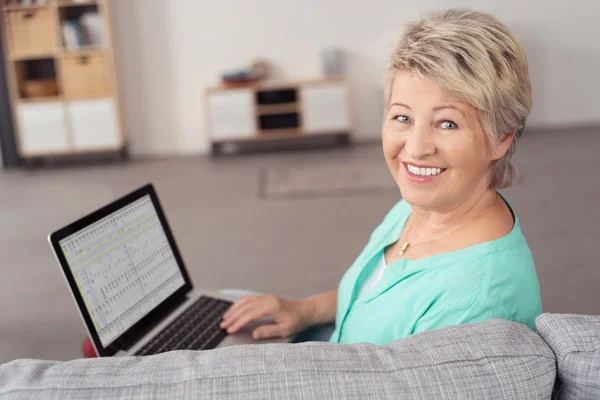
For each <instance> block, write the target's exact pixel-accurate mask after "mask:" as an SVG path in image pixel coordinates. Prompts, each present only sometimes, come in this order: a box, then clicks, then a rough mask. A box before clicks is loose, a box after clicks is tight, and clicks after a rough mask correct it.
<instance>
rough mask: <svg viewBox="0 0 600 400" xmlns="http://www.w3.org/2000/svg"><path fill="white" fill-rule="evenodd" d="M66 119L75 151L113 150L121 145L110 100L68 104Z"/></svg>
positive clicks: (112, 104) (117, 123)
mask: <svg viewBox="0 0 600 400" xmlns="http://www.w3.org/2000/svg"><path fill="white" fill-rule="evenodd" d="M67 107H68V113H67V115H68V118H69V120H70V124H71V130H72V131H71V132H72V135H73V147H74V148H75V150H113V149H119V148H121V146H122V145H123V143H122V138H121V135H120V134H119V122H118V118H117V112H116V107H115V104H114V101H113V100H112V99H97V100H81V101H73V102H71V103H68V106H67Z"/></svg>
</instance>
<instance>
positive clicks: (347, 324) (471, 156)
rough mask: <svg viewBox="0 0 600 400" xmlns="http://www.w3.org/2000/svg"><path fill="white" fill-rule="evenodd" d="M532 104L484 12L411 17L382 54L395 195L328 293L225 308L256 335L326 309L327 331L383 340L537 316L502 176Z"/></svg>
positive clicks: (514, 58) (347, 338) (519, 53)
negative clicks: (255, 324)
mask: <svg viewBox="0 0 600 400" xmlns="http://www.w3.org/2000/svg"><path fill="white" fill-rule="evenodd" d="M530 110H531V85H530V82H529V73H528V67H527V58H526V55H525V51H524V50H523V47H522V46H521V44H520V43H519V41H518V40H517V39H516V38H515V37H514V36H513V35H512V33H511V32H510V31H509V30H508V29H507V28H506V27H505V26H504V25H503V24H501V23H500V22H499V21H498V20H497V19H495V18H494V17H492V16H491V15H489V14H485V13H479V12H472V11H460V10H449V11H446V12H443V13H436V14H432V15H429V16H427V17H425V18H423V19H421V20H419V21H416V22H414V23H411V24H408V25H407V26H406V28H405V29H404V31H403V33H402V35H401V37H400V40H399V41H398V44H397V45H396V47H395V48H394V50H393V52H392V54H391V56H390V61H389V64H388V75H387V81H386V98H385V112H384V121H383V129H382V138H383V153H384V157H385V160H386V163H387V165H388V168H389V171H390V173H391V175H392V177H393V178H394V180H395V181H396V183H397V185H398V188H399V190H400V192H401V195H402V198H403V200H401V201H400V202H398V203H397V204H396V205H395V206H394V207H393V208H392V210H391V211H390V212H389V213H388V215H387V216H386V217H385V218H384V220H383V222H382V223H381V224H380V225H379V226H378V227H377V228H376V229H375V231H374V232H373V234H372V235H371V238H370V240H369V242H368V243H367V245H366V247H365V249H364V250H363V252H362V253H361V254H360V255H359V257H358V258H357V259H356V261H355V262H354V264H353V265H352V266H351V267H350V269H348V271H347V272H346V274H345V275H344V277H343V278H342V280H341V282H340V285H339V288H338V291H337V292H335V291H333V292H328V293H324V294H321V295H316V296H313V297H310V298H308V299H302V300H295V301H290V300H284V299H281V298H278V297H276V296H259V297H253V298H245V299H243V300H242V301H240V302H239V303H236V304H235V305H234V306H233V307H232V309H231V310H230V311H229V312H228V313H227V314H226V315H225V320H224V322H223V327H224V328H226V329H228V330H229V331H233V332H234V331H237V330H238V329H240V328H241V327H242V326H244V325H246V324H247V323H248V322H249V321H251V320H254V319H257V318H262V317H265V316H271V317H273V318H274V320H275V324H272V325H267V326H263V327H260V328H258V329H257V331H255V334H256V336H257V337H266V336H277V335H285V334H290V333H295V332H297V331H299V330H301V329H303V328H305V327H306V326H309V325H313V324H319V323H323V322H328V321H331V320H333V319H334V318H335V322H336V329H335V332H334V333H333V335H332V336H331V340H332V341H335V342H340V343H356V342H369V343H374V344H386V343H389V342H391V341H393V340H396V339H399V338H402V337H405V336H408V335H411V334H413V333H416V332H421V331H426V330H431V329H438V328H442V327H445V326H448V325H455V324H461V323H469V322H477V321H481V320H485V319H488V318H503V319H507V320H511V321H515V322H519V323H522V324H525V325H528V326H529V327H531V328H532V329H533V328H534V320H535V318H536V317H537V316H538V315H539V314H541V312H542V307H541V300H540V293H539V284H538V279H537V275H536V271H535V266H534V262H533V257H532V255H531V252H530V251H529V247H528V245H527V241H526V240H525V238H524V236H523V234H522V232H521V228H520V225H519V220H518V218H517V217H516V214H515V212H514V211H513V209H512V208H511V207H510V205H509V203H508V201H507V200H506V199H505V198H504V197H502V196H500V194H499V193H498V192H497V189H500V188H504V187H507V186H509V185H510V184H511V182H512V180H513V178H514V176H515V170H514V167H513V165H512V163H511V158H512V155H513V154H514V152H515V150H516V147H517V140H518V137H519V135H520V134H521V133H522V131H523V128H524V126H525V121H526V118H527V115H528V114H529V111H530Z"/></svg>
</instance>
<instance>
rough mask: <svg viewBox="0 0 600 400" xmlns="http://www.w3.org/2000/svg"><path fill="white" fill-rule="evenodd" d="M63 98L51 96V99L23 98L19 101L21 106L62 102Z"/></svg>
mask: <svg viewBox="0 0 600 400" xmlns="http://www.w3.org/2000/svg"><path fill="white" fill-rule="evenodd" d="M62 100H63V98H62V97H61V96H49V97H30V98H27V97H25V98H22V99H19V100H17V101H18V102H19V103H20V104H32V103H47V102H52V101H62Z"/></svg>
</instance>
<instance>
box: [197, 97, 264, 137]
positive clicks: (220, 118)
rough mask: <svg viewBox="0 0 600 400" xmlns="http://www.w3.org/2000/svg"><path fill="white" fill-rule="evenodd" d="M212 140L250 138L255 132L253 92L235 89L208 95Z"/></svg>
mask: <svg viewBox="0 0 600 400" xmlns="http://www.w3.org/2000/svg"><path fill="white" fill-rule="evenodd" d="M208 106H209V114H210V123H211V132H212V138H213V139H214V140H221V139H223V140H226V139H244V138H252V137H254V136H255V135H256V132H257V130H258V129H257V123H256V114H255V110H254V91H252V90H250V89H235V90H227V91H217V92H213V93H210V94H209V95H208Z"/></svg>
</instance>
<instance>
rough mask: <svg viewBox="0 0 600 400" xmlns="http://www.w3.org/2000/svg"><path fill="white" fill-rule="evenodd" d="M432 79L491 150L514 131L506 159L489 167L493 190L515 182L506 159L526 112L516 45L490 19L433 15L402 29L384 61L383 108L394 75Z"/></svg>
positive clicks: (523, 68)
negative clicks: (471, 117)
mask: <svg viewBox="0 0 600 400" xmlns="http://www.w3.org/2000/svg"><path fill="white" fill-rule="evenodd" d="M401 69H409V70H411V71H412V72H413V73H415V74H417V75H419V76H426V77H428V78H430V79H432V80H433V81H434V82H435V83H436V84H437V85H438V86H439V87H441V88H442V89H443V90H445V91H447V92H449V93H450V94H451V95H452V96H454V97H456V98H457V99H460V100H462V101H465V102H467V103H469V104H471V105H472V106H473V107H475V108H476V109H477V110H478V113H479V119H480V122H481V125H482V127H483V129H484V130H485V132H486V134H487V137H488V140H489V143H490V146H491V147H492V149H494V148H495V147H496V146H497V145H498V143H499V142H500V141H501V140H502V139H504V138H505V137H506V136H507V135H508V134H510V133H512V132H513V131H516V134H515V137H514V139H513V141H512V144H511V146H510V148H509V149H508V151H507V152H506V154H505V155H504V156H503V157H502V158H501V159H499V160H496V161H494V163H493V166H492V167H493V178H492V183H491V185H492V186H493V187H494V188H503V187H507V186H510V184H511V183H512V182H513V179H514V178H515V177H516V169H515V168H514V166H513V164H512V161H511V159H512V156H513V154H514V153H515V151H516V149H517V142H518V138H519V136H520V135H521V133H522V131H523V129H524V128H525V122H526V120H527V116H528V115H529V112H530V111H531V103H532V100H531V83H530V81H529V71H528V65H527V56H526V55H525V50H524V49H523V46H522V45H521V43H519V40H518V39H517V38H516V37H515V36H514V35H513V34H512V33H511V32H510V31H509V30H508V28H507V27H506V26H504V25H503V24H502V23H501V22H500V21H498V20H497V19H496V18H494V17H493V16H491V15H489V14H486V13H482V12H475V11H468V10H448V11H445V12H441V13H433V14H430V15H428V16H426V17H424V18H422V19H421V20H419V21H415V22H411V23H409V24H407V25H406V26H405V28H404V30H403V32H402V35H401V36H400V39H399V41H398V43H397V44H396V46H395V48H394V50H393V51H392V54H391V55H390V58H389V61H388V74H387V82H386V94H385V97H386V100H385V101H386V104H389V102H390V98H391V95H392V87H393V84H394V76H395V74H396V71H397V70H401Z"/></svg>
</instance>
